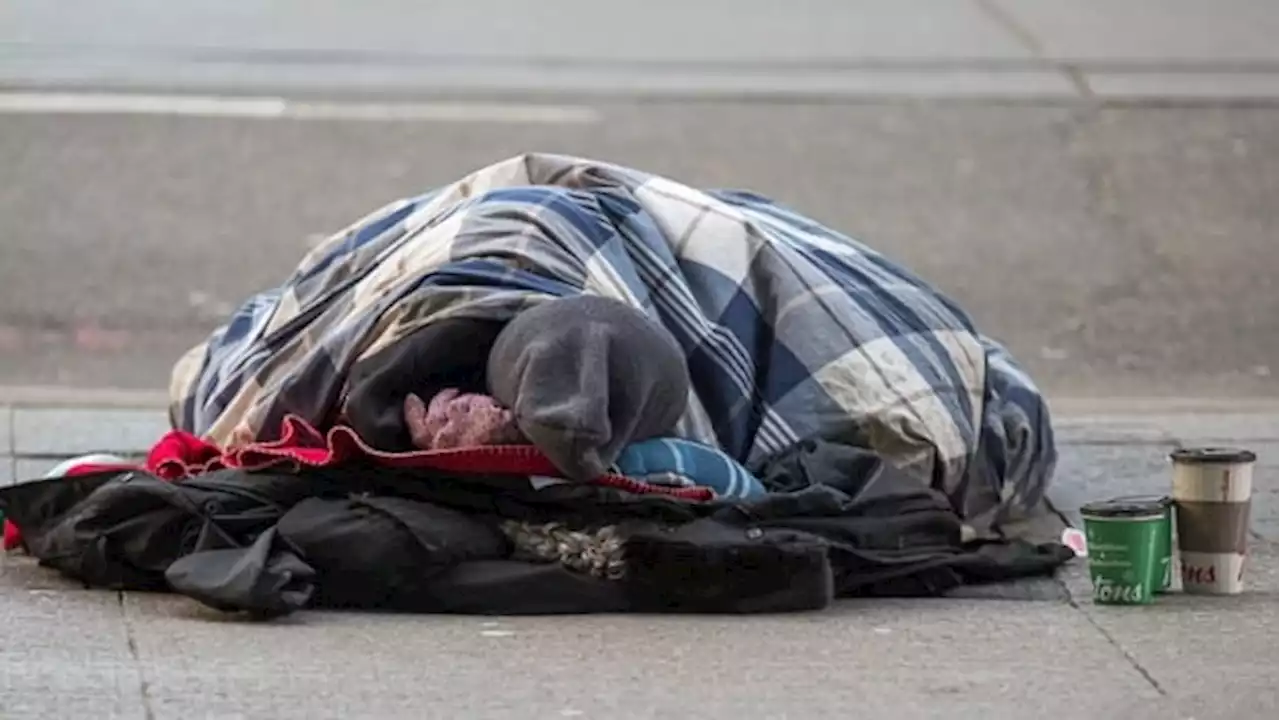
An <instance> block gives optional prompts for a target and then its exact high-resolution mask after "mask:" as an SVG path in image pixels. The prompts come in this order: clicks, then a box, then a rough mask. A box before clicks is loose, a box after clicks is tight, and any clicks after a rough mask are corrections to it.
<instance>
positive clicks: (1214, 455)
mask: <svg viewBox="0 0 1280 720" xmlns="http://www.w3.org/2000/svg"><path fill="white" fill-rule="evenodd" d="M1169 459H1171V460H1173V461H1174V462H1180V463H1189V464H1192V465H1208V464H1211V463H1251V462H1253V461H1255V460H1257V459H1258V456H1257V455H1254V454H1253V453H1252V452H1250V451H1249V450H1244V449H1242V448H1226V447H1189V448H1178V449H1177V450H1174V451H1173V452H1171V453H1169Z"/></svg>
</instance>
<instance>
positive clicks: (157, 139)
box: [0, 102, 1277, 397]
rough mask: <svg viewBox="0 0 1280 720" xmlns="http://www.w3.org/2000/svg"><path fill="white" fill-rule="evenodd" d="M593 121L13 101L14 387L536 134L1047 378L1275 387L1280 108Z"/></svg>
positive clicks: (10, 290)
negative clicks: (857, 264) (727, 189)
mask: <svg viewBox="0 0 1280 720" xmlns="http://www.w3.org/2000/svg"><path fill="white" fill-rule="evenodd" d="M592 109H594V110H595V112H596V113H597V114H598V119H599V121H598V122H590V123H585V124H584V123H566V124H554V123H541V124H534V123H519V122H516V123H488V124H485V123H457V122H362V121H316V120H309V121H300V120H251V119H250V120H246V119H216V118H180V117H141V116H110V115H85V116H65V115H2V116H0V219H2V220H3V227H2V229H0V385H30V384H41V385H50V384H54V385H64V386H65V385H71V386H83V387H124V388H163V387H164V386H165V385H166V383H167V375H168V370H169V367H170V365H171V363H172V361H173V359H174V358H175V357H176V356H177V355H178V354H179V353H180V352H181V351H182V350H183V349H185V348H186V347H188V346H189V345H190V344H192V343H194V342H196V341H197V340H199V339H200V338H201V337H202V336H203V335H204V334H205V333H207V332H208V331H209V330H210V329H211V328H213V327H214V326H215V325H216V324H217V322H218V321H219V319H220V318H222V317H223V316H224V314H225V313H226V312H227V311H228V310H229V309H230V308H231V307H232V306H233V305H234V304H236V303H238V302H239V301H241V300H242V299H243V298H244V297H245V296H246V295H248V294H249V293H252V292H254V291H256V290H259V289H261V288H264V287H267V286H270V285H273V284H275V283H277V282H279V281H280V280H281V279H283V278H284V277H285V276H286V275H287V274H288V272H289V271H290V269H291V268H292V266H293V264H294V263H295V262H296V261H297V259H298V258H299V257H300V256H301V254H302V252H303V251H304V250H305V248H306V244H307V242H308V239H309V238H312V237H313V236H315V235H316V234H324V233H328V232H332V231H334V230H337V229H338V228H340V227H341V226H343V225H345V224H346V223H348V222H350V221H352V220H354V219H356V218H358V217H359V216H361V215H363V214H364V213H365V212H368V211H369V210H372V209H373V208H374V207H376V206H378V205H379V204H381V203H383V202H385V201H387V200H389V199H391V198H393V197H397V196H401V195H405V194H409V193H414V192H418V191H420V190H422V189H423V188H426V187H428V186H432V185H435V184H439V183H443V182H447V181H450V180H452V179H454V178H456V177H457V176H459V175H461V174H463V173H465V172H467V171H469V170H471V169H474V168H477V167H480V166H482V165H484V164H487V163H489V162H492V161H494V160H498V159H501V158H504V157H507V156H510V155H513V154H517V153H520V152H523V151H526V150H544V151H554V152H565V153H574V154H580V155H586V156H592V157H597V158H602V159H607V160H612V161H617V162H622V163H628V164H633V165H636V166H639V167H643V168H645V169H649V170H653V171H657V172H660V173H666V174H668V175H670V176H671V177H674V178H677V179H680V180H683V181H685V182H688V183H691V184H696V185H713V186H735V187H745V188H750V189H753V190H756V191H759V192H763V193H766V194H770V195H773V196H776V197H778V198H780V199H782V200H784V201H786V202H788V203H790V204H792V205H794V206H796V207H798V208H799V209H801V210H803V211H805V212H808V213H810V214H811V215H813V216H814V217H816V218H818V219H820V220H821V221H823V222H825V223H827V224H829V225H832V226H834V227H837V228H839V229H841V230H843V231H846V232H848V233H850V234H852V235H855V236H857V237H859V238H861V239H863V240H865V241H867V242H869V243H870V244H872V245H874V246H876V247H878V248H882V249H883V250H885V251H886V252H888V253H889V254H890V255H892V256H893V257H895V258H897V259H899V260H900V261H902V262H904V263H906V264H907V265H909V266H910V267H912V268H913V269H915V270H917V271H918V272H919V273H921V274H922V275H924V276H925V277H926V278H929V279H931V280H933V281H934V282H936V283H937V284H938V285H939V286H940V287H941V288H943V289H944V290H945V291H946V292H948V293H950V294H951V295H952V296H953V297H954V298H955V299H957V300H958V301H959V302H960V303H961V304H962V305H963V306H964V307H966V308H968V309H969V310H970V311H971V312H972V313H973V315H974V316H975V318H976V319H977V321H978V322H979V323H980V325H981V326H982V328H983V329H984V330H986V331H987V332H988V333H990V334H992V335H994V336H996V337H997V338H1000V339H1002V340H1004V341H1006V342H1007V343H1008V344H1009V345H1011V346H1012V348H1013V349H1014V351H1015V352H1016V353H1017V354H1018V355H1019V356H1020V357H1021V358H1023V359H1024V361H1025V362H1026V363H1027V364H1028V365H1029V366H1030V367H1031V368H1032V370H1033V372H1034V373H1035V375H1036V377H1037V378H1038V379H1039V380H1040V381H1041V382H1042V383H1043V384H1044V385H1045V386H1046V387H1047V388H1048V389H1049V390H1050V391H1051V392H1053V393H1055V394H1058V395H1070V396H1085V397H1088V396H1114V395H1125V396H1169V395H1176V396H1193V397H1195V396H1249V395H1257V396H1270V397H1274V396H1275V392H1276V381H1275V373H1276V353H1275V348H1276V344H1277V343H1276V341H1277V336H1276V327H1277V325H1276V317H1277V305H1276V299H1275V298H1276V297H1277V294H1276V289H1277V287H1276V285H1277V283H1276V270H1275V268H1276V267H1277V245H1276V242H1275V238H1276V233H1277V223H1276V205H1275V200H1274V198H1275V197H1276V193H1277V172H1276V157H1277V155H1276V153H1277V143H1276V137H1277V133H1276V127H1277V126H1276V112H1275V110H1274V109H1266V108H1262V109H1258V108H1248V107H1237V108H1230V107H1227V108H1213V107H1182V108H1177V107H1172V108H1171V107H1127V108H1125V107H1115V108H1088V107H1076V106H1035V105H1032V104H1020V105H1019V104H1004V105H980V104H973V103H955V102H953V103H875V102H848V103H843V104H841V103H824V104H812V105H804V104H785V105H784V104H768V103H732V102H725V103H705V104H699V103H695V102H678V103H661V102H643V103H634V104H595V105H593V106H592Z"/></svg>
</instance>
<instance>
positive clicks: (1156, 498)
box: [1109, 493, 1173, 508]
mask: <svg viewBox="0 0 1280 720" xmlns="http://www.w3.org/2000/svg"><path fill="white" fill-rule="evenodd" d="M1109 502H1135V503H1140V504H1145V503H1154V504H1156V505H1159V506H1160V507H1162V508H1167V507H1171V506H1172V505H1173V498H1171V497H1169V496H1168V495H1159V494H1156V493H1152V494H1150V495H1122V496H1120V497H1118V498H1112V499H1111V500H1110V501H1109Z"/></svg>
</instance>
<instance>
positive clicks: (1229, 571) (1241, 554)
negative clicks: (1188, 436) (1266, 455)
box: [1169, 448, 1257, 595]
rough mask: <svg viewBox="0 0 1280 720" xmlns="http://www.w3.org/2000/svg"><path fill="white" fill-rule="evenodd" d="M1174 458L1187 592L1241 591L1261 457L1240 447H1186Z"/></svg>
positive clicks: (1176, 495)
mask: <svg viewBox="0 0 1280 720" xmlns="http://www.w3.org/2000/svg"><path fill="white" fill-rule="evenodd" d="M1169 457H1170V459H1172V460H1173V502H1174V505H1175V506H1176V509H1177V513H1176V517H1177V527H1178V552H1179V554H1180V555H1181V557H1182V563H1181V564H1182V590H1183V592H1187V593H1198V594H1206V595H1235V594H1237V593H1239V592H1241V591H1242V590H1244V560H1245V555H1246V553H1247V551H1248V544H1249V504H1250V498H1251V496H1252V493H1253V463H1254V461H1255V460H1257V456H1255V455H1254V454H1253V453H1252V452H1249V451H1248V450H1240V449H1236V448H1183V449H1180V450H1176V451H1174V452H1173V453H1172V454H1171V455H1170V456H1169Z"/></svg>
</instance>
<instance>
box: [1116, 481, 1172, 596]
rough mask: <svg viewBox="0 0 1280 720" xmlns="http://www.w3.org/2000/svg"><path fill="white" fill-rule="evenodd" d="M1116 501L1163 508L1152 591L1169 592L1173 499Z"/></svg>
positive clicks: (1139, 497) (1127, 497) (1143, 497)
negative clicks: (1147, 504) (1149, 504)
mask: <svg viewBox="0 0 1280 720" xmlns="http://www.w3.org/2000/svg"><path fill="white" fill-rule="evenodd" d="M1115 501H1120V502H1126V503H1151V504H1155V505H1159V506H1160V507H1161V508H1163V512H1164V520H1163V521H1162V524H1163V526H1164V527H1163V528H1162V529H1161V530H1160V538H1159V540H1158V543H1157V545H1156V561H1155V562H1154V563H1153V564H1152V566H1151V569H1152V570H1153V571H1154V573H1155V575H1154V577H1153V578H1152V580H1151V589H1152V591H1153V592H1155V593H1156V594H1162V593H1166V592H1168V591H1169V586H1171V585H1172V584H1173V498H1171V497H1169V496H1168V495H1125V496H1124V497H1119V498H1116V499H1115Z"/></svg>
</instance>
